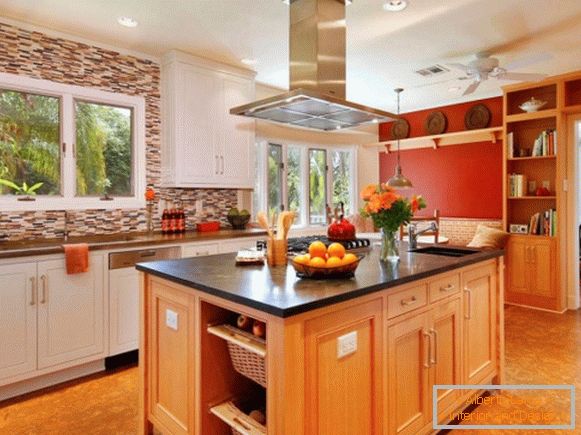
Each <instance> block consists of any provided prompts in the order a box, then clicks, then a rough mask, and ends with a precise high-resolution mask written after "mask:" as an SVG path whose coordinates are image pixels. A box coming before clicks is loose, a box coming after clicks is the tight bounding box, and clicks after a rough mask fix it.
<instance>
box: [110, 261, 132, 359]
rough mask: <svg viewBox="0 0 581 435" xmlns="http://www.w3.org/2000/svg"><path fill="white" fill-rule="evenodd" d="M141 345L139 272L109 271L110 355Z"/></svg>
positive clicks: (129, 269)
mask: <svg viewBox="0 0 581 435" xmlns="http://www.w3.org/2000/svg"><path fill="white" fill-rule="evenodd" d="M138 347H139V272H138V271H137V270H136V269H134V268H123V269H115V270H110V271H109V355H117V354H119V353H122V352H128V351H130V350H135V349H137V348H138Z"/></svg>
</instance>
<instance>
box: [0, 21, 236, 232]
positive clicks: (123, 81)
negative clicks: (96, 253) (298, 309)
mask: <svg viewBox="0 0 581 435" xmlns="http://www.w3.org/2000/svg"><path fill="white" fill-rule="evenodd" d="M0 71H1V72H5V73H11V74H20V75H25V76H28V77H33V78H37V79H44V80H52V81H55V82H59V83H65V84H72V85H79V86H87V87H91V88H96V89H101V90H105V91H109V92H118V93H123V94H127V95H139V96H143V97H144V98H145V103H146V144H147V154H146V155H147V174H146V177H147V184H148V185H153V186H154V188H155V189H156V190H158V191H159V197H161V198H166V199H169V200H172V201H181V202H182V204H183V207H184V209H185V211H186V215H187V218H188V220H187V224H188V229H192V228H193V227H194V226H195V224H196V223H197V222H199V221H203V220H219V221H221V222H223V223H227V220H226V213H227V211H228V210H229V209H230V207H233V206H235V205H236V202H237V191H236V190H223V189H159V187H158V186H159V183H160V172H161V158H160V128H161V125H160V66H159V64H158V63H156V62H154V61H151V60H148V59H140V58H137V57H134V56H128V55H124V54H120V53H118V52H115V51H112V50H106V49H103V48H99V47H95V46H90V45H87V44H83V43H79V42H74V41H70V40H66V39H62V38H53V37H50V36H47V35H45V34H43V33H40V32H33V31H28V30H24V29H21V28H18V27H15V26H12V25H8V24H5V23H2V22H0ZM198 199H201V200H202V201H203V204H204V209H203V210H202V211H201V212H199V213H198V214H197V215H196V214H194V204H195V201H196V200H198ZM154 215H155V217H156V219H155V220H154V223H155V225H156V228H159V213H158V210H156V212H155V213H154ZM64 217H65V212H64V210H60V211H36V212H22V211H18V212H16V211H15V212H11V211H4V210H0V237H2V236H4V237H7V238H9V239H11V240H19V239H33V238H41V237H45V238H52V237H62V235H63V231H64ZM67 225H68V230H69V231H70V233H71V235H77V236H79V235H84V234H112V233H118V232H125V231H145V230H146V212H145V209H119V210H98V209H97V210H74V211H70V212H69V213H68V220H67Z"/></svg>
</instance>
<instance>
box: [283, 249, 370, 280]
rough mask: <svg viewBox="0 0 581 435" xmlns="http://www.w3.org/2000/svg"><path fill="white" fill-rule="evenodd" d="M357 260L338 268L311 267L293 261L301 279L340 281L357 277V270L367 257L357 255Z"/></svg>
mask: <svg viewBox="0 0 581 435" xmlns="http://www.w3.org/2000/svg"><path fill="white" fill-rule="evenodd" d="M355 256H356V257H357V260H355V261H354V262H352V263H349V264H345V265H341V266H336V267H326V266H310V265H307V264H301V263H297V262H295V261H294V258H293V259H292V261H291V264H292V265H293V267H294V269H295V271H296V273H297V276H298V277H299V278H310V279H338V278H353V277H354V276H355V270H356V269H357V267H358V266H359V263H360V262H361V260H362V259H363V258H364V257H365V255H363V254H356V255H355Z"/></svg>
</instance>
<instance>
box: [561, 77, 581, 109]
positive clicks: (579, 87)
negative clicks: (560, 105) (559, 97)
mask: <svg viewBox="0 0 581 435" xmlns="http://www.w3.org/2000/svg"><path fill="white" fill-rule="evenodd" d="M579 105H581V78H580V79H576V80H568V81H566V82H565V106H568V107H570V106H579Z"/></svg>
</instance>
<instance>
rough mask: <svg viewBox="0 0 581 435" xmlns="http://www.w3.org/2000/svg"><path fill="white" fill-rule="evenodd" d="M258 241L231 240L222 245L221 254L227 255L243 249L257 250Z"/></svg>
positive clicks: (244, 238) (246, 239)
mask: <svg viewBox="0 0 581 435" xmlns="http://www.w3.org/2000/svg"><path fill="white" fill-rule="evenodd" d="M257 240H258V239H254V238H252V239H248V238H246V237H243V238H241V239H237V240H229V241H225V242H222V243H220V253H221V254H225V253H228V252H238V251H240V250H242V249H248V248H255V247H256V241H257Z"/></svg>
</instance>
